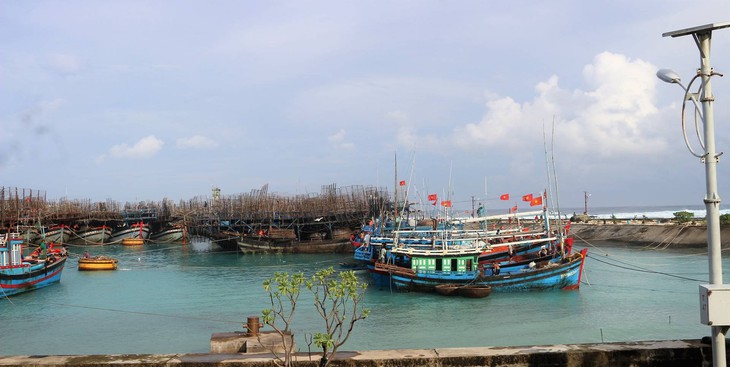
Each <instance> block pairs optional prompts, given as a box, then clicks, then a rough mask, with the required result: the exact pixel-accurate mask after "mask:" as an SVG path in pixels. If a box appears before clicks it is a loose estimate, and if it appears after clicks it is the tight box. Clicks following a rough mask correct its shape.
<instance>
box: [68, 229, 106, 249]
mask: <svg viewBox="0 0 730 367" xmlns="http://www.w3.org/2000/svg"><path fill="white" fill-rule="evenodd" d="M111 236H112V230H111V229H110V228H95V229H89V230H85V231H79V232H76V233H74V234H73V236H72V237H71V240H70V243H71V244H74V245H103V244H105V243H108V242H109V239H110V238H111Z"/></svg>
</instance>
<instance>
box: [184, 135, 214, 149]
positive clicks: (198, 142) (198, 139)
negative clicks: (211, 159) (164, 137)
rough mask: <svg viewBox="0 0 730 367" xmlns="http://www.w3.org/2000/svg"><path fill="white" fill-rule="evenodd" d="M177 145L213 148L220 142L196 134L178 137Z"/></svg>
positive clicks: (192, 147)
mask: <svg viewBox="0 0 730 367" xmlns="http://www.w3.org/2000/svg"><path fill="white" fill-rule="evenodd" d="M175 146H177V147H178V148H180V149H213V148H216V147H217V146H218V142H217V141H215V140H213V139H211V138H208V137H205V136H202V135H194V136H191V137H189V138H180V139H177V141H176V142H175Z"/></svg>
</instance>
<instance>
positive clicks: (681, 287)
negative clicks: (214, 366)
mask: <svg viewBox="0 0 730 367" xmlns="http://www.w3.org/2000/svg"><path fill="white" fill-rule="evenodd" d="M581 246H588V247H589V258H588V259H587V261H586V269H585V275H584V278H583V284H582V285H581V288H580V290H578V291H549V292H533V293H511V294H510V293H508V294H502V293H496V294H492V295H491V296H489V297H487V298H485V299H465V298H460V297H456V298H452V297H441V296H438V295H434V294H419V293H393V292H391V291H390V290H389V289H376V288H370V289H368V290H367V294H366V296H365V304H366V305H365V306H366V307H368V308H370V309H371V316H370V317H369V318H368V319H365V320H364V321H361V322H359V323H358V324H357V325H356V327H355V331H354V333H353V335H352V337H351V338H350V340H349V341H348V342H347V344H345V346H344V347H343V348H342V350H358V349H395V348H436V347H472V346H505V345H540V344H558V343H598V342H602V341H605V342H615V341H629V340H656V339H677V338H701V337H702V336H705V335H709V331H710V328H709V327H708V326H705V325H702V324H700V322H699V318H700V316H699V295H698V294H699V291H698V284H700V283H706V282H707V279H708V275H707V274H708V267H707V255H706V252H704V250H703V249H686V250H650V249H644V248H640V247H629V246H624V245H622V244H606V243H593V244H589V245H586V244H576V247H577V248H580V247H581ZM85 249H88V250H89V251H90V252H91V253H92V255H108V256H113V257H116V258H118V259H119V270H117V271H114V272H79V271H77V267H76V260H77V257H78V254H81V253H83V251H84V250H85ZM71 250H72V253H74V254H76V256H77V257H76V258H73V259H69V262H68V263H67V265H66V269H65V270H64V273H63V277H62V280H61V283H59V284H56V285H53V286H50V287H48V288H44V289H42V290H37V291H34V292H29V293H25V294H21V295H18V296H15V297H12V298H10V299H4V300H0V325H1V326H0V328H2V330H3V332H2V333H0V354H1V355H22V354H34V355H37V354H126V353H135V354H136V353H206V352H208V350H209V348H210V336H211V334H213V333H216V332H223V331H236V330H243V329H242V327H241V324H242V323H244V322H245V320H246V318H247V317H248V316H255V315H260V314H261V310H262V309H264V308H266V307H267V306H268V298H267V297H266V293H265V292H264V290H263V288H262V286H261V283H262V282H263V281H264V280H265V279H266V278H268V277H270V276H271V275H273V273H274V272H276V271H288V272H296V271H304V272H305V273H311V272H313V271H314V270H317V269H321V268H325V267H328V266H335V267H337V266H338V264H340V263H343V262H348V261H350V256H349V255H250V254H248V255H242V254H237V253H229V252H223V251H221V250H220V249H219V248H218V247H217V246H216V245H214V244H211V243H210V242H205V241H203V240H199V241H194V242H193V243H192V244H189V245H187V246H182V245H145V246H144V247H136V248H129V247H123V246H120V245H113V246H105V247H88V248H83V247H76V248H72V249H71ZM723 266H724V269H728V268H729V267H730V263H729V262H728V260H727V259H724V260H723ZM636 269H640V270H641V271H636ZM725 274H726V277H725V278H726V280H727V270H726V271H725ZM360 275H361V276H362V279H363V280H367V279H368V276H367V274H366V273H361V274H360ZM310 301H311V298H302V300H301V301H300V306H299V309H298V311H297V312H298V313H297V317H296V318H295V319H296V322H295V325H294V328H293V330H294V333H295V335H296V336H297V343H298V346H299V348H300V350H302V351H306V350H307V344H306V341H305V339H304V335H305V334H307V333H314V332H317V331H322V329H323V328H322V320H321V319H320V318H319V316H317V315H316V314H315V313H314V309H313V308H312V306H311V304H310ZM264 330H267V329H266V328H264Z"/></svg>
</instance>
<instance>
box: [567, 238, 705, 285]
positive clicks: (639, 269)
mask: <svg viewBox="0 0 730 367" xmlns="http://www.w3.org/2000/svg"><path fill="white" fill-rule="evenodd" d="M581 241H583V242H585V243H586V244H587V245H589V246H591V247H592V248H594V249H596V250H598V251H600V252H602V253H603V254H604V255H605V256H609V255H610V254H609V253H608V252H605V251H603V250H602V249H600V248H599V247H598V246H596V245H594V244H592V243H590V242H589V241H585V240H583V239H581ZM690 256H696V255H690ZM587 257H589V258H591V259H593V260H595V261H598V262H600V263H604V264H606V265H609V266H614V267H617V268H621V269H626V270H631V271H636V272H641V273H650V274H658V275H665V276H669V277H674V278H678V279H682V280H689V281H697V282H706V281H707V280H705V279H696V278H689V277H685V276H681V275H677V274H672V273H667V272H662V271H657V270H651V269H647V268H643V267H640V266H638V265H636V264H633V263H630V262H627V261H622V260H619V259H617V258H616V257H615V256H612V260H613V261H615V262H617V263H620V264H624V265H617V264H614V263H610V262H608V261H604V260H601V259H600V258H599V257H596V256H594V255H592V254H590V255H587Z"/></svg>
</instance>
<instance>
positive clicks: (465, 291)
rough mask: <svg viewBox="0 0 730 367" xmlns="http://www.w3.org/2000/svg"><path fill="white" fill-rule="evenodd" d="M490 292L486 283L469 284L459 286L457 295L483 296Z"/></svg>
mask: <svg viewBox="0 0 730 367" xmlns="http://www.w3.org/2000/svg"><path fill="white" fill-rule="evenodd" d="M491 293H492V287H490V286H488V285H479V284H470V285H465V286H462V287H460V288H459V295H461V296H464V297H468V298H484V297H486V296H488V295H490V294H491Z"/></svg>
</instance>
